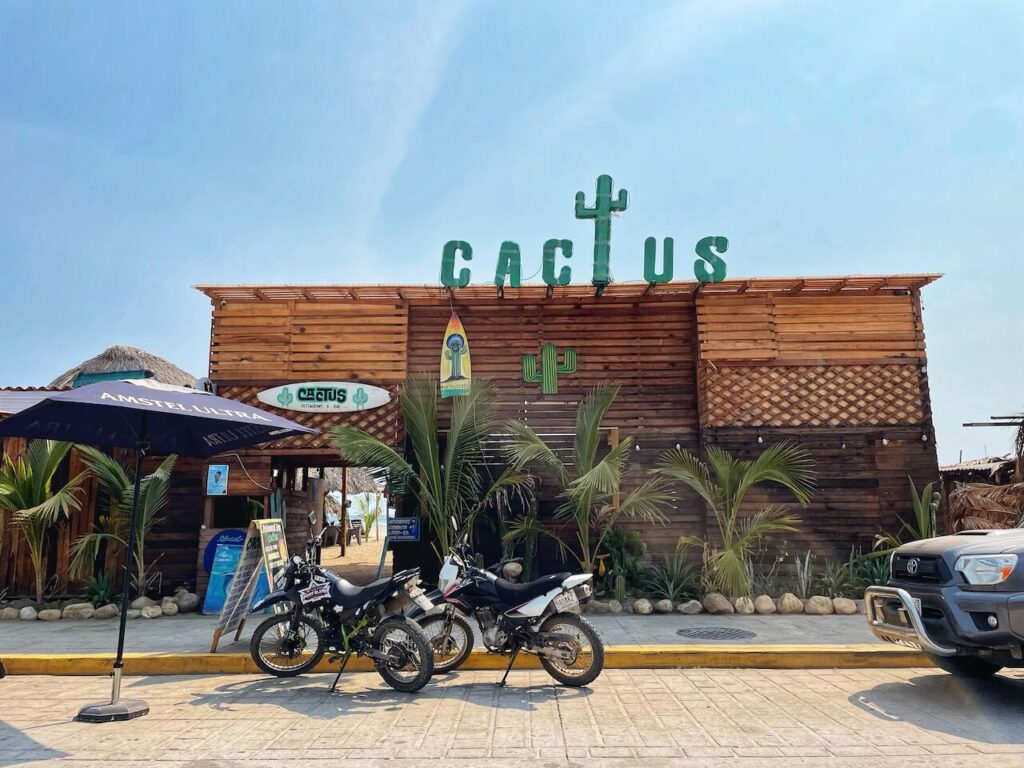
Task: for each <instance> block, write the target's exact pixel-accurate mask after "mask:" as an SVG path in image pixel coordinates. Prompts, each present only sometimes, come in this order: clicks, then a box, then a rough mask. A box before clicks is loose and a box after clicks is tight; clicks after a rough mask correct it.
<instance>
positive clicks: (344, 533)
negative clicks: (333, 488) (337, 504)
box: [338, 467, 348, 557]
mask: <svg viewBox="0 0 1024 768" xmlns="http://www.w3.org/2000/svg"><path fill="white" fill-rule="evenodd" d="M347 502H348V467H342V468H341V515H340V517H341V535H340V536H339V537H338V543H339V544H340V545H341V546H340V548H339V549H338V556H339V557H344V556H345V545H346V544H347V543H348V510H347V509H346V508H345V504H346V503H347Z"/></svg>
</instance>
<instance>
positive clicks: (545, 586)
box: [407, 537, 604, 687]
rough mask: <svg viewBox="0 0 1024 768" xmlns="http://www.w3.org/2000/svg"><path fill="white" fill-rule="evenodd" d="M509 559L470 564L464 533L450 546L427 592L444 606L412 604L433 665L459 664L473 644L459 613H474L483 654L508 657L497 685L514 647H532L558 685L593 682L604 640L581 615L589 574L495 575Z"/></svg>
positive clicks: (520, 649) (587, 595)
mask: <svg viewBox="0 0 1024 768" xmlns="http://www.w3.org/2000/svg"><path fill="white" fill-rule="evenodd" d="M508 562H510V561H502V562H501V563H497V564H496V565H494V566H491V567H490V568H479V567H477V566H476V565H474V558H473V555H472V552H471V550H470V548H469V546H468V544H467V543H466V538H465V537H463V539H462V540H461V541H460V542H459V543H458V544H456V545H455V546H453V547H452V549H451V551H450V552H449V554H448V557H447V558H446V559H445V561H444V565H443V566H442V567H441V573H440V574H439V576H438V585H437V587H438V588H437V591H435V592H431V593H429V594H428V595H427V599H428V600H430V601H431V602H433V603H436V604H442V603H443V604H444V610H443V611H441V612H439V613H431V614H429V615H426V616H424V615H423V614H424V613H426V611H424V610H423V609H421V608H420V607H418V606H417V607H414V608H413V609H412V610H411V611H409V613H408V614H407V615H408V616H409V617H410V618H412V617H415V618H416V619H417V621H418V623H419V625H420V626H421V627H422V628H423V631H424V632H425V633H426V635H427V637H428V638H429V640H430V644H431V647H432V649H433V652H434V671H435V672H436V673H439V672H450V671H452V670H454V669H457V668H458V667H460V666H461V665H462V664H463V663H464V662H465V661H466V659H467V658H469V654H470V652H471V651H472V649H473V629H472V627H471V626H470V625H469V622H468V621H466V619H465V618H464V615H469V616H474V617H475V618H476V620H477V624H478V625H479V627H480V634H481V637H482V639H483V644H484V646H485V647H486V648H487V650H488V652H489V653H498V654H502V655H507V656H509V657H510V658H509V662H508V667H506V669H505V674H504V675H503V676H502V678H501V682H499V683H498V685H504V684H505V681H506V680H507V679H508V674H509V672H510V671H511V669H512V665H513V664H514V663H515V660H516V657H517V656H518V655H519V653H520V652H526V653H533V654H536V655H537V656H538V658H539V659H540V663H541V665H542V666H543V667H544V669H545V670H547V672H548V674H550V675H551V676H552V677H553V678H555V679H556V680H558V682H560V683H562V684H563V685H569V686H575V687H579V686H584V685H588V684H589V683H592V682H593V681H594V680H595V679H596V678H597V676H598V675H600V674H601V670H602V669H603V668H604V644H603V643H602V642H601V638H600V636H599V635H598V634H597V630H595V629H594V627H593V626H592V625H591V624H590V622H588V621H587V620H586V619H584V618H583V617H582V616H580V615H579V613H578V611H579V606H580V602H581V601H585V600H587V599H589V598H590V596H591V594H592V592H593V588H592V587H591V585H590V583H589V582H590V580H591V578H592V576H591V574H576V575H573V574H570V573H558V574H554V575H552V576H544V577H542V578H540V579H537V580H535V581H531V582H528V583H525V584H515V583H513V582H511V581H508V580H506V579H503V578H501V576H500V575H499V572H501V571H502V569H503V566H504V565H505V564H506V563H508Z"/></svg>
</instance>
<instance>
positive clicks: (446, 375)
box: [441, 312, 473, 397]
mask: <svg viewBox="0 0 1024 768" xmlns="http://www.w3.org/2000/svg"><path fill="white" fill-rule="evenodd" d="M472 377H473V371H472V368H471V366H470V363H469V341H468V340H467V339H466V329H465V328H463V327H462V321H461V320H459V316H458V315H457V314H455V313H454V312H452V319H451V320H449V321H448V327H447V328H446V329H445V332H444V344H442V345H441V397H458V396H460V395H467V394H469V385H470V382H471V381H472Z"/></svg>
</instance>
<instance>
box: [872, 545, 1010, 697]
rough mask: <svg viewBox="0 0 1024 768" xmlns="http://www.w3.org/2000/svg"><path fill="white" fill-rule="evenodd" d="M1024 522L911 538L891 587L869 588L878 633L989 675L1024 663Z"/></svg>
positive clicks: (948, 666) (946, 664)
mask: <svg viewBox="0 0 1024 768" xmlns="http://www.w3.org/2000/svg"><path fill="white" fill-rule="evenodd" d="M1022 561H1024V530H1021V529H1012V530H1001V531H966V532H964V533H959V534H955V535H953V536H939V537H937V538H934V539H922V540H921V541H915V542H912V543H910V544H904V545H903V546H901V547H900V548H899V549H897V550H896V551H895V552H894V553H893V554H892V560H891V566H892V568H891V574H892V575H891V576H890V578H889V581H888V583H887V584H886V586H884V587H869V588H868V589H867V592H866V593H865V595H864V601H865V611H866V613H867V619H868V627H869V628H870V629H871V632H872V633H873V634H874V635H875V637H878V638H881V639H882V640H886V641H888V642H890V643H897V644H899V645H907V646H910V647H912V648H918V649H920V650H921V651H923V652H924V653H926V654H928V655H929V656H930V657H931V658H932V660H933V661H934V662H935V663H936V664H937V665H938V666H939V667H941V668H942V669H945V670H946V671H948V672H952V673H953V674H954V675H959V676H962V677H975V678H977V677H988V676H989V675H993V674H995V673H996V672H998V671H999V670H1000V669H1002V668H1003V667H1024V562H1022Z"/></svg>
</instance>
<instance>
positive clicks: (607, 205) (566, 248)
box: [441, 173, 729, 296]
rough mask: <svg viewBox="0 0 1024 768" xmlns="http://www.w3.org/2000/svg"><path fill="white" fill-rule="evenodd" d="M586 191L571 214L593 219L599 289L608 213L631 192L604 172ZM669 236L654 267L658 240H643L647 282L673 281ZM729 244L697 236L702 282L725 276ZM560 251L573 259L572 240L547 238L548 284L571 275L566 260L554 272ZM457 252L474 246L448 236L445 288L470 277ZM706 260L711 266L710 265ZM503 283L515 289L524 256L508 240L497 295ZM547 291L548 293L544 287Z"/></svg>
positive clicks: (606, 272) (697, 271) (607, 268)
mask: <svg viewBox="0 0 1024 768" xmlns="http://www.w3.org/2000/svg"><path fill="white" fill-rule="evenodd" d="M586 201H587V196H586V194H585V193H584V192H577V193H576V207H575V213H576V218H577V219H593V220H594V272H593V277H592V278H591V283H592V284H593V285H595V286H597V288H598V291H597V292H598V293H599V294H600V293H601V289H603V288H604V287H605V286H607V285H608V284H609V283H610V282H611V281H612V277H611V252H612V246H611V241H612V214H614V213H622V212H624V211H625V210H626V209H627V208H628V207H629V193H628V192H627V191H626V190H624V189H619V190H618V191H617V192H616V191H615V185H614V183H613V182H612V177H611V176H609V175H608V174H606V173H603V174H601V175H600V176H598V177H597V188H596V190H595V193H594V204H593V205H591V206H587V204H586ZM672 245H673V242H672V238H671V237H666V238H665V239H664V256H663V257H662V267H661V269H660V270H659V269H657V266H656V261H657V250H658V248H657V246H658V241H657V239H656V238H654V237H648V238H647V240H646V241H644V280H646V281H647V282H648V283H652V284H654V283H667V282H669V281H670V280H672V271H673V266H674V264H673V258H672V256H673V253H672ZM728 246H729V241H728V240H726V239H725V238H724V237H705V238H702V239H701V240H700V241H698V243H697V245H696V247H695V249H694V250H695V251H696V252H697V256H699V257H700V258H698V259H697V260H696V261H694V263H693V274H694V277H696V278H697V279H698V280H699V281H700V282H702V283H717V282H721V281H722V280H724V279H725V274H726V267H725V259H723V258H722V254H723V253H725V251H726V249H727V248H728ZM559 251H561V253H562V256H563V257H565V258H566V259H570V258H572V240H567V239H564V238H561V239H559V238H551V239H549V240H548V241H547V242H545V243H544V255H543V259H544V261H543V268H542V272H543V276H544V283H545V284H546V285H549V286H551V287H554V286H558V285H568V284H569V280H570V279H571V277H572V270H571V269H570V267H569V265H568V264H566V265H564V266H563V267H562V268H561V269H560V270H558V271H557V272H556V271H555V255H556V253H557V252H559ZM456 257H458V258H459V259H461V260H462V261H465V262H471V261H472V260H473V246H471V245H470V244H469V243H467V242H466V241H464V240H449V241H448V242H447V243H445V245H444V251H443V252H442V255H441V285H443V286H445V287H446V288H465V287H466V286H467V285H469V281H470V279H471V277H472V275H471V272H470V268H469V267H468V266H465V267H462V268H461V269H459V271H458V273H457V274H456V272H455V267H456ZM709 265H710V267H711V268H710V269H708V267H709ZM506 282H507V283H508V285H509V286H510V287H512V288H518V287H519V286H520V284H521V282H522V257H521V254H520V250H519V246H518V245H517V244H516V243H514V242H513V241H511V240H506V241H504V242H503V243H502V244H501V249H500V251H499V253H498V263H497V268H496V269H495V271H494V284H495V286H497V288H498V293H499V295H503V294H502V291H504V289H505V285H506ZM548 295H549V296H550V295H551V292H550V291H549V292H548Z"/></svg>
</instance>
